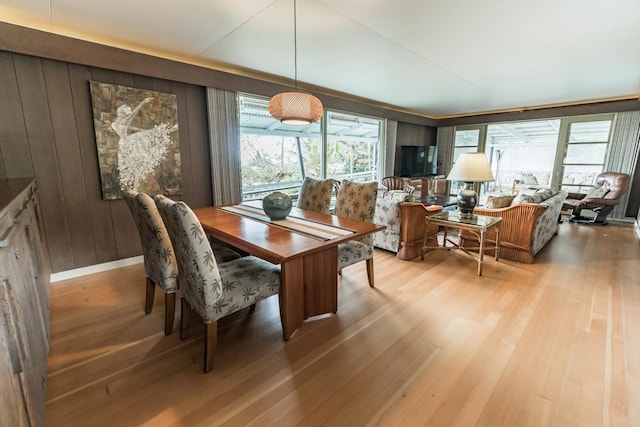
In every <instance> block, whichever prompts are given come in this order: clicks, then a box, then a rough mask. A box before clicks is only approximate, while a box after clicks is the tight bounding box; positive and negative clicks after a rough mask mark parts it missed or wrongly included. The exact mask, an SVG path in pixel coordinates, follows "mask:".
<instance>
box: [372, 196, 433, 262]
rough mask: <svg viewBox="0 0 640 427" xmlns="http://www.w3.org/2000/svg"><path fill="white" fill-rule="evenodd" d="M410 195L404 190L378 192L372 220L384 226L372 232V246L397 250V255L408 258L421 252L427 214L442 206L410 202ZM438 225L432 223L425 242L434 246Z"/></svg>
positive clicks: (411, 200) (411, 198) (431, 213)
mask: <svg viewBox="0 0 640 427" xmlns="http://www.w3.org/2000/svg"><path fill="white" fill-rule="evenodd" d="M413 200H414V198H413V196H412V195H411V194H409V193H406V192H404V191H396V190H392V191H382V190H381V191H379V192H378V197H377V198H376V210H375V213H374V217H373V222H374V223H376V224H381V225H386V226H387V228H386V229H385V230H383V231H379V232H377V233H375V234H374V235H373V246H375V247H377V248H380V249H386V250H388V251H391V252H396V258H398V259H403V260H410V259H413V258H416V257H418V256H420V255H421V254H422V243H423V239H424V229H425V225H426V222H425V220H424V218H425V216H426V215H433V214H435V213H438V212H441V211H442V206H437V205H432V206H425V205H424V204H422V203H417V202H414V201H413ZM437 231H438V227H437V226H433V225H432V226H431V228H430V229H429V234H428V236H429V237H428V238H429V239H431V240H432V241H431V242H427V243H428V246H435V245H436V241H435V239H436V238H437Z"/></svg>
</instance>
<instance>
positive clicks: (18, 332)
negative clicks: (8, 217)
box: [1, 211, 49, 426]
mask: <svg viewBox="0 0 640 427" xmlns="http://www.w3.org/2000/svg"><path fill="white" fill-rule="evenodd" d="M24 213H25V212H24V211H22V212H20V213H19V214H17V215H16V216H15V226H14V227H13V230H12V232H11V234H10V236H9V239H8V241H9V242H10V243H9V244H8V246H7V247H5V248H2V249H1V250H2V251H3V252H4V253H3V256H2V257H1V258H2V259H3V260H4V261H3V263H2V269H3V274H6V276H4V279H3V280H4V282H5V286H6V289H7V291H6V293H7V295H8V301H9V306H10V312H11V315H12V319H10V322H13V334H14V337H15V342H16V343H17V347H18V355H19V362H20V366H21V372H20V373H19V376H20V382H21V386H22V395H23V400H24V405H25V407H26V411H27V414H28V417H29V420H30V424H31V425H32V426H41V425H44V404H45V398H46V379H47V356H48V347H49V343H48V336H47V332H46V322H45V320H44V319H43V313H42V310H41V308H40V304H39V296H38V291H37V287H36V283H35V280H34V275H33V261H32V260H31V257H32V256H33V254H32V253H31V243H30V241H29V236H28V234H27V228H26V227H25V225H27V224H28V223H27V221H26V219H25V218H27V217H28V216H26V217H23V214H24Z"/></svg>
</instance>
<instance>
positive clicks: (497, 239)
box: [495, 224, 500, 261]
mask: <svg viewBox="0 0 640 427" xmlns="http://www.w3.org/2000/svg"><path fill="white" fill-rule="evenodd" d="M495 252H496V253H495V257H496V261H498V257H499V254H500V224H498V225H496V249H495Z"/></svg>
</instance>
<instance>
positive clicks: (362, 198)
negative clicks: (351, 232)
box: [335, 179, 378, 270]
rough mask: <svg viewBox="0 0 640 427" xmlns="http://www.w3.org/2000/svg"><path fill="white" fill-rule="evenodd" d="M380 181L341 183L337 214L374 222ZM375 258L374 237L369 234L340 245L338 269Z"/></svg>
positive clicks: (345, 181)
mask: <svg viewBox="0 0 640 427" xmlns="http://www.w3.org/2000/svg"><path fill="white" fill-rule="evenodd" d="M377 195H378V183H377V182H367V183H357V182H351V181H347V180H346V179H345V180H343V181H342V183H341V184H340V188H339V189H338V196H337V199H336V211H335V214H336V215H337V216H340V217H345V218H354V219H359V220H360V221H367V222H372V221H373V216H374V213H375V209H376V198H377ZM372 258H373V237H372V236H371V235H370V234H369V235H366V236H363V237H360V238H359V239H354V240H350V241H348V242H345V243H341V244H340V245H338V269H339V270H341V269H342V268H344V267H347V266H349V265H352V264H355V263H357V262H360V261H365V260H367V259H372Z"/></svg>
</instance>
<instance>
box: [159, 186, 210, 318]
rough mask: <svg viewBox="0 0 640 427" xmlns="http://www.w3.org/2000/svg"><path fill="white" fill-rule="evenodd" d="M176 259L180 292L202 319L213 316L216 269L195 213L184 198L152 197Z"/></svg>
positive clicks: (207, 242)
mask: <svg viewBox="0 0 640 427" xmlns="http://www.w3.org/2000/svg"><path fill="white" fill-rule="evenodd" d="M154 200H155V202H156V205H157V206H158V210H159V211H160V215H161V216H162V219H163V220H164V222H165V225H166V226H167V231H168V233H169V237H170V238H171V242H172V243H173V248H174V250H175V253H176V260H177V261H178V271H179V273H180V274H179V280H180V293H181V294H182V297H183V298H185V299H186V300H187V302H188V303H189V305H190V306H191V308H193V309H194V310H195V311H196V312H197V313H198V314H199V315H200V316H201V317H202V319H203V320H204V322H205V323H210V322H212V321H214V320H216V318H217V316H216V312H215V310H216V308H217V305H218V304H219V302H220V300H221V297H222V280H221V278H220V271H219V270H218V264H217V263H216V260H215V257H214V255H213V250H212V249H211V245H210V244H209V240H208V239H207V235H206V234H205V232H204V230H203V228H202V225H201V224H200V221H199V220H198V217H196V215H195V214H194V213H193V211H192V210H191V208H189V206H187V205H186V204H185V203H184V202H174V201H173V200H171V199H169V198H167V197H165V196H162V195H158V196H155V197H154Z"/></svg>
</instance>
